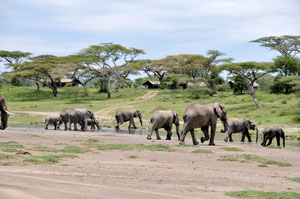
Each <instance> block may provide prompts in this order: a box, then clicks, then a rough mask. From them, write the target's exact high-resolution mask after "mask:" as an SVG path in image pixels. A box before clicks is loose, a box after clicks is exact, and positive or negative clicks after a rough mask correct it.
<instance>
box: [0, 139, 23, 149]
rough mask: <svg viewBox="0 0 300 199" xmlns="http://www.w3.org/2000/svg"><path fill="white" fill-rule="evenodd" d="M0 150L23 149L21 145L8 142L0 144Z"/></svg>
mask: <svg viewBox="0 0 300 199" xmlns="http://www.w3.org/2000/svg"><path fill="white" fill-rule="evenodd" d="M0 148H14V149H16V148H25V147H24V146H23V145H20V144H18V142H15V141H8V142H0Z"/></svg>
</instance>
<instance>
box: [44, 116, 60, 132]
mask: <svg viewBox="0 0 300 199" xmlns="http://www.w3.org/2000/svg"><path fill="white" fill-rule="evenodd" d="M62 123H63V122H62V119H61V117H47V118H46V119H45V129H48V125H49V124H53V125H54V129H55V130H56V129H59V127H60V125H61V124H62Z"/></svg>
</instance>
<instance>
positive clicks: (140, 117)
mask: <svg viewBox="0 0 300 199" xmlns="http://www.w3.org/2000/svg"><path fill="white" fill-rule="evenodd" d="M139 119H140V123H141V126H143V121H142V116H139Z"/></svg>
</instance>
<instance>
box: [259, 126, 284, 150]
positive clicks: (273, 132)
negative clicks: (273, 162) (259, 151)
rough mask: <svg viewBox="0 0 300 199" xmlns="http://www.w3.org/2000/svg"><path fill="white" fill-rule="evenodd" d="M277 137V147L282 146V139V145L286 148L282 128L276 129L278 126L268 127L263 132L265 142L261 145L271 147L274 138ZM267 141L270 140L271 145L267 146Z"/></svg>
mask: <svg viewBox="0 0 300 199" xmlns="http://www.w3.org/2000/svg"><path fill="white" fill-rule="evenodd" d="M274 137H276V140H277V146H280V138H282V145H283V147H285V135H284V131H283V130H282V128H279V127H276V126H267V127H265V128H264V131H263V141H262V143H261V146H269V145H270V144H272V140H273V138H274ZM267 140H269V143H268V144H267Z"/></svg>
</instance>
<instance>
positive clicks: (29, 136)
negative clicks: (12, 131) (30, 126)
mask: <svg viewBox="0 0 300 199" xmlns="http://www.w3.org/2000/svg"><path fill="white" fill-rule="evenodd" d="M25 137H28V138H45V137H42V136H40V135H35V134H26V135H25Z"/></svg>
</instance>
